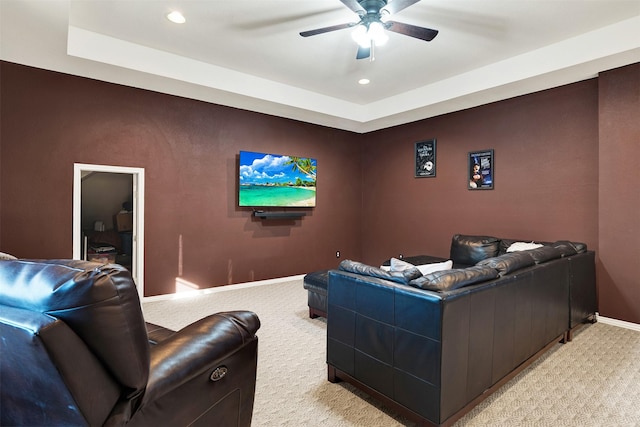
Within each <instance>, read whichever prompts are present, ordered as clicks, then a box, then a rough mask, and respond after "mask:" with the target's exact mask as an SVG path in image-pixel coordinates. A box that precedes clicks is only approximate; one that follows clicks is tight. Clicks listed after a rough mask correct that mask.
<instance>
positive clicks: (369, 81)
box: [358, 79, 371, 85]
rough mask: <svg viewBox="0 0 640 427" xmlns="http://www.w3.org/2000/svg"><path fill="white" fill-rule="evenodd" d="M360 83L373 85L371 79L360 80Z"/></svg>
mask: <svg viewBox="0 0 640 427" xmlns="http://www.w3.org/2000/svg"><path fill="white" fill-rule="evenodd" d="M358 83H360V84H361V85H368V84H369V83H371V80H369V79H360V80H358Z"/></svg>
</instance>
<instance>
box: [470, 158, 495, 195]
mask: <svg viewBox="0 0 640 427" xmlns="http://www.w3.org/2000/svg"><path fill="white" fill-rule="evenodd" d="M467 170H468V171H469V177H468V178H469V179H468V180H467V188H468V189H469V190H493V182H494V176H493V175H494V161H493V150H482V151H471V152H470V153H469V164H468V167H467Z"/></svg>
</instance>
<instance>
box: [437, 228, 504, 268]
mask: <svg viewBox="0 0 640 427" xmlns="http://www.w3.org/2000/svg"><path fill="white" fill-rule="evenodd" d="M499 250H500V240H499V239H497V238H496V237H491V236H465V235H462V234H455V235H454V236H453V238H452V239H451V252H450V256H449V259H451V260H453V263H454V264H456V265H476V264H477V263H478V262H480V261H482V260H483V259H487V258H491V257H495V256H498V252H499Z"/></svg>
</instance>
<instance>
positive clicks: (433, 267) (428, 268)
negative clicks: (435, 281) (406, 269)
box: [417, 260, 453, 276]
mask: <svg viewBox="0 0 640 427" xmlns="http://www.w3.org/2000/svg"><path fill="white" fill-rule="evenodd" d="M417 267H418V270H420V273H422V275H423V276H426V275H427V274H429V273H435V272H436V271H442V270H451V267H453V261H452V260H448V261H443V262H434V263H432V264H423V265H418V266H417Z"/></svg>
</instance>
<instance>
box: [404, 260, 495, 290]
mask: <svg viewBox="0 0 640 427" xmlns="http://www.w3.org/2000/svg"><path fill="white" fill-rule="evenodd" d="M497 277H498V271H497V270H496V269H495V268H491V267H485V266H474V267H467V268H460V269H453V270H442V271H436V272H434V273H430V274H427V275H425V276H422V277H419V278H417V279H413V280H412V281H410V282H409V284H410V285H411V286H414V287H416V288H420V289H427V290H430V291H437V292H443V291H452V290H454V289H458V288H462V287H464V286H469V285H473V284H476V283H481V282H486V281H487V280H491V279H495V278H497Z"/></svg>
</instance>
